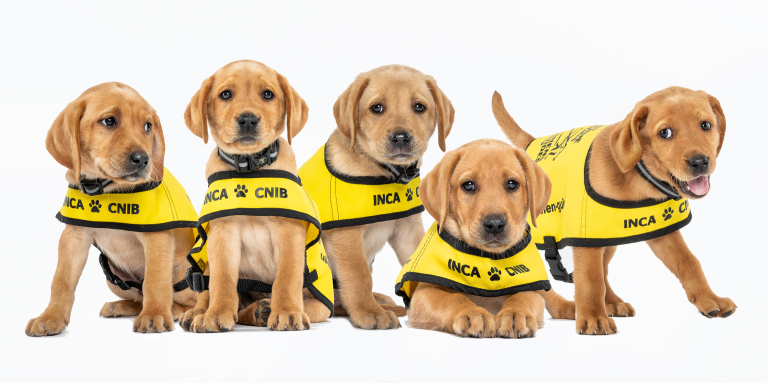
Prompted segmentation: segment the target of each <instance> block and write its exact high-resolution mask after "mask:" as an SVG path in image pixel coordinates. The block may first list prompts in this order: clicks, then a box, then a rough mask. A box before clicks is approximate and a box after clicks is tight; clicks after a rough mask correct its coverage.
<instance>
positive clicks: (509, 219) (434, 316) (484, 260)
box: [395, 139, 552, 338]
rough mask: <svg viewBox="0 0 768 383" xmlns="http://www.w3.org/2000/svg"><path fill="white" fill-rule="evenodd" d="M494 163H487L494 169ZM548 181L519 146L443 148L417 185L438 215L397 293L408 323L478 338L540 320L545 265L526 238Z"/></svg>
mask: <svg viewBox="0 0 768 383" xmlns="http://www.w3.org/2000/svg"><path fill="white" fill-rule="evenodd" d="M491 164H493V166H490V165H491ZM551 187H552V185H551V184H550V182H549V179H548V178H547V175H546V174H545V173H544V171H543V170H542V169H541V167H539V166H538V165H536V163H535V162H533V161H532V160H531V158H530V157H528V155H527V154H525V152H524V151H522V150H520V149H517V148H514V147H512V146H511V145H509V144H506V143H503V142H501V141H497V140H491V139H484V140H477V141H473V142H470V143H468V144H466V145H464V146H462V147H460V148H458V149H456V150H453V151H451V152H448V153H446V155H445V156H444V157H443V159H442V160H441V161H440V162H439V163H438V164H437V165H436V166H435V168H434V169H432V171H430V172H429V174H427V176H426V177H424V180H423V181H422V184H421V201H422V203H423V204H424V207H425V208H426V209H427V212H429V214H430V215H432V217H434V218H435V220H437V222H435V223H434V224H432V227H431V228H430V229H429V231H428V232H427V234H426V236H425V237H424V239H422V241H421V244H420V245H419V248H418V249H417V250H416V251H415V252H414V253H413V255H412V256H411V258H410V259H408V262H406V264H405V266H404V267H403V269H402V271H401V272H400V275H399V277H398V280H397V285H396V287H395V291H396V293H397V294H398V295H400V296H402V297H403V300H404V301H405V303H406V306H408V307H409V310H408V318H409V319H410V321H411V326H413V327H415V328H419V329H426V330H438V331H445V332H449V333H454V334H456V335H459V336H462V337H463V336H470V337H475V338H488V337H495V336H498V337H503V338H527V337H533V336H534V335H536V330H537V329H538V328H539V327H540V326H543V325H544V300H543V299H542V298H541V297H540V296H539V295H538V294H537V293H536V290H549V289H550V284H549V280H548V279H547V271H546V269H545V268H544V263H543V262H542V261H541V256H540V255H539V252H538V251H537V250H536V246H535V245H534V244H533V243H532V242H531V233H530V227H529V226H528V224H527V223H526V216H527V215H528V212H529V211H530V216H531V222H532V224H533V225H534V226H536V216H538V215H539V214H540V213H541V212H542V211H543V210H544V208H545V207H546V206H547V201H548V200H549V194H550V191H551Z"/></svg>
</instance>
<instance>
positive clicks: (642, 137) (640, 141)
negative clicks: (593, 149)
mask: <svg viewBox="0 0 768 383" xmlns="http://www.w3.org/2000/svg"><path fill="white" fill-rule="evenodd" d="M724 139H725V115H724V114H723V109H722V108H721V107H720V102H719V101H718V100H717V99H716V98H715V97H713V96H710V95H709V94H707V93H704V92H703V91H692V90H690V89H686V88H680V87H670V88H667V89H664V90H662V91H659V92H656V93H653V94H651V95H650V96H648V97H646V98H645V99H644V100H642V101H640V102H638V103H637V105H635V109H634V110H633V111H632V112H631V113H630V114H629V115H627V118H626V119H624V121H622V122H621V123H619V127H618V128H617V129H616V130H615V131H614V132H613V134H612V136H611V151H612V152H613V156H614V158H615V159H616V163H617V164H618V165H619V168H621V170H622V171H623V172H625V173H626V172H628V171H630V170H632V168H634V167H635V165H636V164H637V163H638V162H639V161H640V160H641V159H642V160H643V162H644V163H645V165H646V166H647V168H648V170H649V171H650V172H651V174H653V175H654V176H655V177H656V178H658V179H660V180H663V181H667V182H668V183H669V184H670V185H673V186H675V187H676V188H677V190H678V192H680V193H681V194H682V195H685V196H686V197H688V198H701V197H704V196H705V195H706V194H707V192H709V186H710V183H709V176H710V175H711V174H712V173H713V172H714V171H715V166H716V160H717V156H718V155H719V154H720V149H721V148H722V147H723V140H724Z"/></svg>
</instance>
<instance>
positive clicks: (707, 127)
mask: <svg viewBox="0 0 768 383" xmlns="http://www.w3.org/2000/svg"><path fill="white" fill-rule="evenodd" d="M701 128H702V129H704V130H710V129H712V124H710V123H709V121H704V122H702V123H701Z"/></svg>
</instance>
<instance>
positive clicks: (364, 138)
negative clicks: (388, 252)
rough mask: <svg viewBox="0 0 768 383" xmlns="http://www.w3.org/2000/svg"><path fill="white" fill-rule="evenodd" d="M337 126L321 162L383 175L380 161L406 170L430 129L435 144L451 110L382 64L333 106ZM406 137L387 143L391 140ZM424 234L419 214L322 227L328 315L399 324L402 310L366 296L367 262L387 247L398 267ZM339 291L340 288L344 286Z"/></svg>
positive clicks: (409, 72)
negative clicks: (330, 278) (331, 298)
mask: <svg viewBox="0 0 768 383" xmlns="http://www.w3.org/2000/svg"><path fill="white" fill-rule="evenodd" d="M333 115H334V117H335V118H336V124H337V129H336V130H334V132H333V133H332V134H331V137H330V138H329V139H328V143H327V144H326V151H327V153H328V162H329V163H330V165H331V166H332V167H333V168H334V169H335V170H336V171H338V172H339V173H342V174H345V175H348V176H352V177H371V176H373V177H389V178H391V179H393V180H394V176H393V175H392V173H390V172H388V171H387V170H385V169H384V168H382V166H381V165H380V164H384V163H388V164H392V165H408V164H411V163H414V162H415V161H418V166H421V156H422V155H424V153H425V152H426V150H427V146H428V143H429V139H430V137H432V134H433V133H434V132H435V127H437V129H438V143H439V145H440V148H441V149H442V150H443V151H445V138H446V137H447V136H448V134H449V133H450V131H451V126H452V125H453V117H454V109H453V105H451V102H450V100H448V98H447V97H446V96H445V94H443V92H442V91H441V90H440V88H439V87H438V86H437V82H436V81H435V79H434V78H432V76H428V75H425V74H423V73H421V72H419V71H417V70H416V69H413V68H410V67H407V66H404V65H387V66H383V67H379V68H376V69H373V70H371V71H368V72H365V73H361V74H360V75H358V76H357V78H356V79H355V81H354V82H353V83H352V84H350V85H349V87H348V88H347V90H346V91H344V93H342V94H341V96H339V99H338V100H337V101H336V104H334V106H333ZM397 135H400V137H406V138H407V143H406V144H397V145H396V144H393V139H392V137H394V136H397ZM423 236H424V226H423V223H422V220H421V214H416V215H411V216H409V217H406V218H400V219H395V220H390V221H384V222H377V223H372V224H368V225H362V226H352V227H344V228H337V229H332V230H323V234H322V239H323V243H324V245H325V249H326V251H327V252H328V258H329V261H330V265H331V268H332V270H333V275H334V277H335V278H336V279H338V281H339V285H340V287H341V288H340V290H338V294H337V297H338V298H339V299H338V300H337V301H336V306H337V308H336V309H335V314H336V315H345V314H346V315H349V317H350V320H351V322H352V324H353V325H354V326H355V327H359V328H364V329H390V328H398V327H400V321H399V320H398V319H397V315H399V316H403V315H405V308H403V307H401V306H397V305H396V304H395V302H394V301H393V300H392V299H391V298H389V297H388V296H386V295H384V294H378V293H374V292H373V291H372V289H373V280H372V279H371V266H370V265H371V264H372V262H373V260H374V258H375V257H376V254H377V253H378V252H379V251H381V249H382V248H383V247H384V245H385V244H387V243H389V244H390V246H392V248H393V249H394V251H395V253H396V254H397V258H398V260H399V261H400V263H401V264H403V263H404V262H405V261H406V260H408V257H410V256H411V254H412V253H413V252H414V251H415V250H416V248H417V247H418V246H419V242H420V241H421V238H422V237H423ZM345 286H346V287H345Z"/></svg>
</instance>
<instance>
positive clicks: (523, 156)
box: [515, 148, 552, 227]
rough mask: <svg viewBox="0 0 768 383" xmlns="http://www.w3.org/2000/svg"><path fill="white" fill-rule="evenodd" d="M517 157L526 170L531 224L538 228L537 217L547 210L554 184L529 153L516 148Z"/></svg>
mask: <svg viewBox="0 0 768 383" xmlns="http://www.w3.org/2000/svg"><path fill="white" fill-rule="evenodd" d="M515 155H516V156H517V160H518V161H520V165H522V166H523V169H524V170H525V187H526V189H528V210H529V211H530V212H531V224H533V227H536V217H538V216H539V214H541V213H542V212H544V209H546V208H547V204H548V203H549V197H550V196H551V195H552V182H551V181H550V180H549V177H548V176H547V173H546V172H544V169H542V168H541V166H539V164H537V163H536V161H534V160H533V159H531V157H529V156H528V153H526V152H525V151H523V150H521V149H517V148H515Z"/></svg>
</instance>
